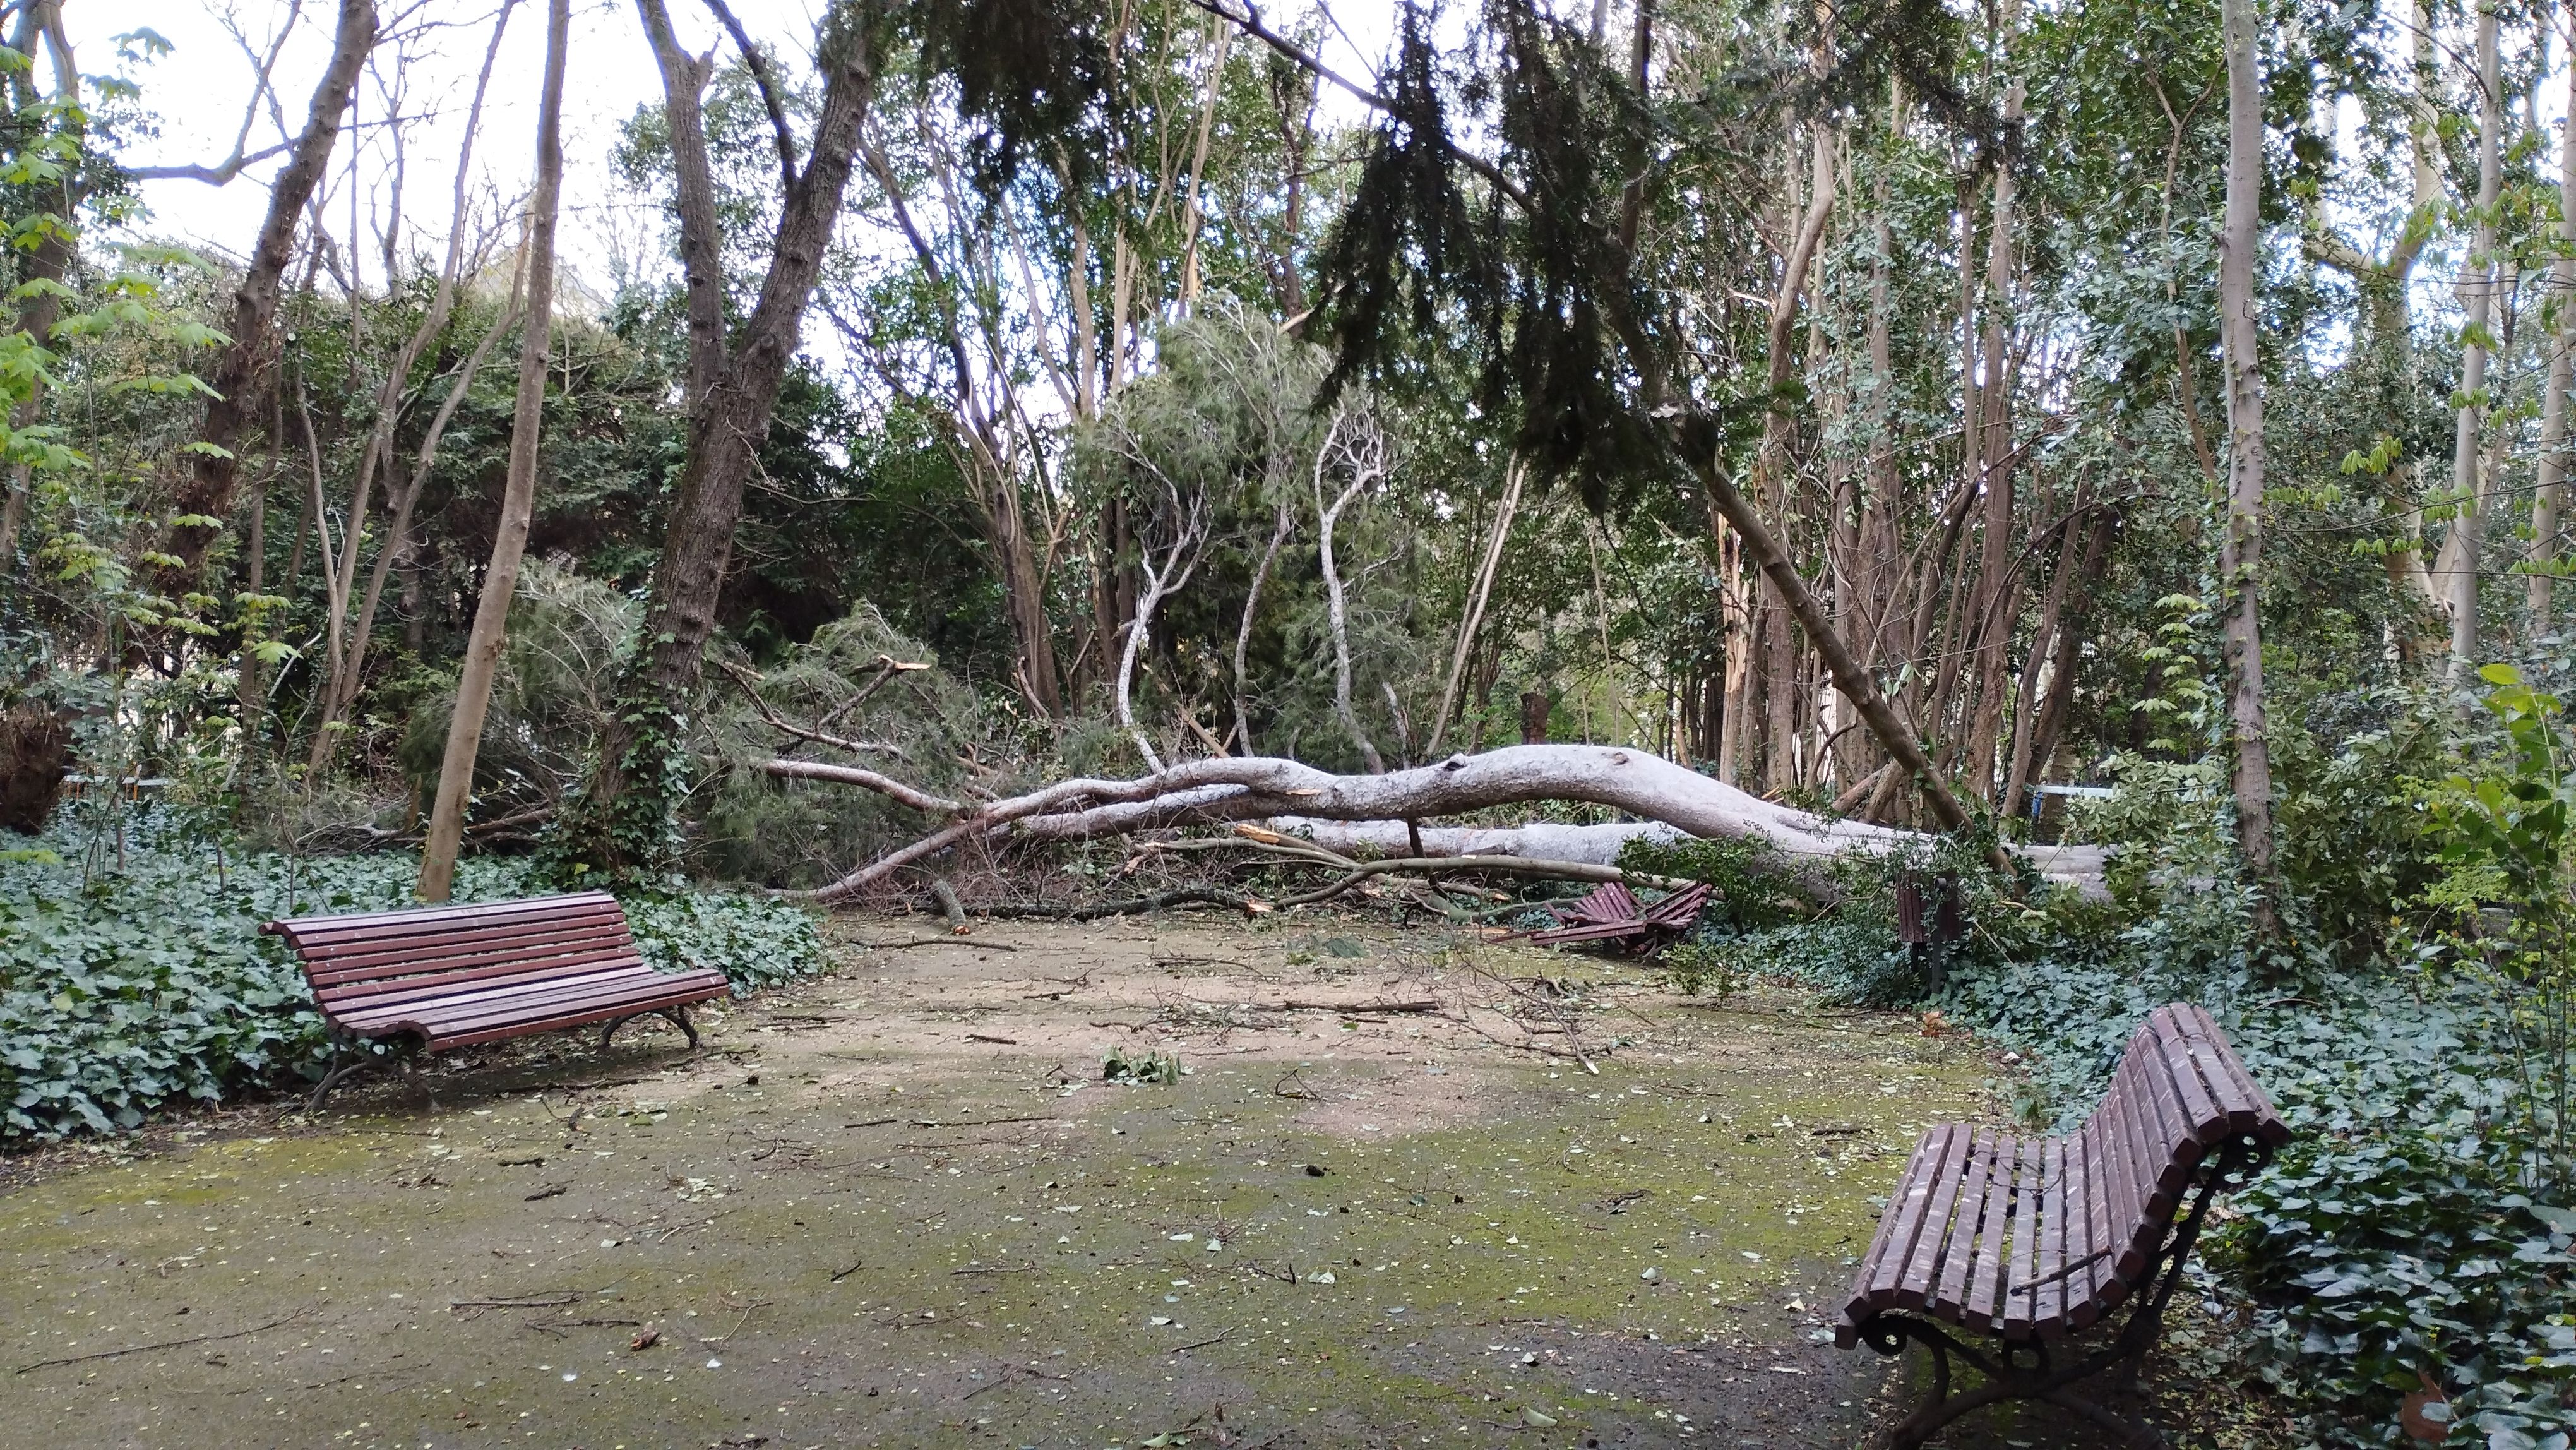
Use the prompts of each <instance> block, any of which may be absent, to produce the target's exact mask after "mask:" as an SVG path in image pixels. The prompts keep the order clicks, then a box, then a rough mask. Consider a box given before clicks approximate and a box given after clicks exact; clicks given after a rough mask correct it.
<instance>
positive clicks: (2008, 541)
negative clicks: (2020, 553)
mask: <svg viewBox="0 0 2576 1450" xmlns="http://www.w3.org/2000/svg"><path fill="white" fill-rule="evenodd" d="M2020 28H2021V0H2004V6H2003V17H2002V29H2003V36H2004V42H2003V43H2004V48H2005V50H2006V52H2007V54H2008V56H2009V53H2010V52H2012V51H2014V50H2017V49H2018V45H2017V42H2018V40H2019V31H2020ZM2006 65H2007V68H2008V69H2009V68H2010V61H2009V59H2007V62H2006ZM2021 114H2022V81H2021V78H2020V76H2019V75H2015V76H2014V77H2013V78H2012V80H2011V81H2010V82H2009V83H2007V85H2006V86H2005V88H2004V120H2005V123H2006V124H2007V125H2010V124H2015V123H2018V122H2019V121H2020V120H2021ZM2018 199H2019V187H2018V185H2017V184H2016V181H2015V178H2014V176H2013V169H2012V166H2011V165H2010V164H2009V163H2004V164H1999V165H1997V166H1996V168H1995V199H1994V218H1993V222H1992V224H1991V226H1990V228H1989V230H1988V232H1987V237H1986V285H1985V322H1986V343H1985V357H1984V364H1985V376H1984V378H1983V379H1982V380H1981V381H1980V384H1979V391H1980V393H1981V394H1982V401H1983V404H1984V416H1983V418H1982V419H1981V420H1980V422H1979V425H1978V428H1977V437H1978V442H1979V444H1980V445H1981V455H1980V456H1981V462H1980V464H1979V466H1978V474H1979V477H1980V479H1981V481H1982V484H1983V487H1984V489H1985V519H1984V525H1983V527H1984V536H1985V537H1984V550H1983V553H1982V555H1981V557H1980V558H1979V560H1978V565H1977V592H1976V595H1975V601H1976V602H1975V605H1974V607H1973V608H1972V609H1971V610H1970V612H1969V615H1968V638H1967V640H1966V641H1965V643H1967V644H1968V645H1969V647H1970V648H1972V649H1973V650H1974V651H1975V653H1974V655H1973V657H1972V658H1971V659H1970V661H1969V662H1968V664H1967V668H1968V670H1969V673H1970V675H1971V693H1970V695H1969V697H1968V698H1969V701H1970V703H1969V705H1968V707H1967V708H1968V711H1969V716H1968V730H1967V738H1966V752H1965V755H1964V756H1963V757H1962V758H1961V760H1960V774H1961V776H1962V777H1963V778H1964V779H1965V780H1966V782H1967V788H1968V789H1969V791H1970V792H1972V793H1973V794H1974V795H1975V796H1976V797H1977V798H1978V799H1980V800H1985V801H1991V800H1993V799H1994V795H1995V742H1996V737H1997V735H1998V734H1999V733H2000V732H2001V728H2002V720H2003V699H2004V689H2005V684H2006V682H2007V681H2008V680H2010V679H2011V677H2012V672H2011V670H2010V669H2009V668H2007V667H2006V664H2005V655H2006V651H2007V649H2008V647H2009V646H2010V645H2011V643H2012V635H2013V617H2014V615H2015V614H2016V613H2018V609H2017V607H2016V606H2017V602H2018V601H2017V596H2018V593H2019V590H2018V588H2017V586H2016V583H2015V581H2016V580H2018V579H2019V578H2020V575H2019V573H2018V571H2016V570H2014V569H2013V568H2012V567H2011V564H2012V553H2013V526H2012V524H2013V495H2014V491H2015V490H2014V482H2015V475H2016V472H2017V470H2016V469H2015V467H2014V463H2015V457H2014V448H2013V413H2012V404H2013V383H2014V379H2013V375H2012V373H2013V368H2012V325H2013V316H2012V289H2013V279H2014V276H2015V274H2016V273H2017V272H2018V271H2019V261H2018V257H2019V251H2018V238H2017V235H2016V225H2015V223H2016V221H2017V218H2016V216H2015V215H2014V204H2015V202H2016V201H2017V200H2018Z"/></svg>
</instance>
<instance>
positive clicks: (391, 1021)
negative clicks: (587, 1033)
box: [260, 891, 733, 1111]
mask: <svg viewBox="0 0 2576 1450" xmlns="http://www.w3.org/2000/svg"><path fill="white" fill-rule="evenodd" d="M260 930H261V931H262V932H264V933H267V934H269V935H272V936H279V937H283V938H285V939H286V943H287V945H288V946H289V947H292V948H293V949H294V951H295V955H296V958H297V960H298V961H299V963H300V964H301V965H302V966H303V968H304V979H305V981H306V982H308V983H310V984H311V986H312V988H313V999H314V1001H315V1003H316V1004H318V1005H319V1006H320V1008H321V1009H322V1020H323V1022H324V1023H325V1024H326V1025H327V1026H328V1027H329V1029H330V1033H331V1066H330V1068H329V1070H328V1071H326V1072H324V1073H323V1075H322V1081H321V1082H320V1083H318V1084H316V1085H315V1087H314V1089H313V1097H312V1100H311V1101H310V1103H308V1104H307V1107H308V1109H309V1110H312V1111H319V1110H320V1109H321V1106H322V1100H323V1099H324V1098H325V1097H327V1096H329V1095H330V1092H331V1090H332V1089H333V1088H335V1087H337V1086H339V1084H340V1082H341V1080H342V1079H343V1078H346V1077H347V1076H349V1075H350V1074H351V1073H354V1072H361V1071H364V1070H365V1069H367V1068H371V1067H380V1066H383V1065H384V1064H386V1063H387V1062H395V1063H399V1064H400V1065H401V1066H402V1068H403V1069H404V1070H405V1071H409V1070H410V1067H411V1059H412V1058H413V1056H414V1055H415V1054H417V1053H421V1052H439V1051H444V1050H445V1049H447V1048H451V1047H469V1046H472V1045H474V1044H476V1043H481V1042H497V1041H500V1040H502V1039H504V1038H509V1037H526V1036H531V1035H533V1034H536V1033H539V1032H558V1031H563V1030H565V1029H568V1028H575V1027H586V1026H589V1025H590V1024H592V1023H595V1022H605V1023H607V1024H608V1026H607V1028H606V1029H605V1030H604V1031H602V1032H601V1033H600V1035H599V1048H600V1050H601V1051H603V1052H605V1051H607V1050H608V1044H609V1042H610V1040H611V1039H613V1038H614V1037H616V1035H617V1029H618V1028H620V1027H623V1026H624V1025H626V1024H627V1023H628V1022H630V1021H632V1020H634V1019H635V1018H637V1017H641V1016H644V1015H646V1014H648V1013H651V1014H657V1015H659V1016H662V1017H665V1018H667V1019H669V1020H670V1022H671V1024H672V1025H673V1026H675V1027H677V1028H679V1029H680V1031H681V1032H682V1033H683V1034H684V1035H685V1036H687V1038H688V1039H689V1046H690V1047H691V1048H695V1047H697V1046H698V1029H697V1027H696V1026H695V1025H694V1024H693V1023H691V1022H690V1021H689V1007H690V1004H692V1003H696V1002H704V1001H706V1000H708V999H710V998H713V997H720V996H723V995H724V994H725V993H727V992H729V991H731V990H732V989H733V988H732V983H730V982H729V981H727V980H726V978H725V974H724V973H722V972H720V971H717V970H715V969H714V968H711V967H706V968H700V969H698V970H696V971H689V972H657V971H655V970H653V968H651V967H650V966H647V965H645V962H644V959H643V958H642V956H640V955H639V954H638V953H637V952H636V949H635V936H634V933H633V932H631V931H630V930H628V928H627V925H626V912H625V909H624V908H622V907H620V906H619V905H618V904H617V898H616V897H614V896H611V895H609V894H608V893H607V892H605V891H583V892H576V893H573V894H570V895H565V896H538V897H530V898H526V899H523V900H519V901H496V902H488V903H484V904H481V905H476V906H430V907H420V908H416V909H413V910H407V911H372V912H360V913H355V914H351V915H347V916H299V917H291V918H288V919H286V920H282V921H272V922H270V923H268V924H267V925H265V926H263V927H261V928H260ZM386 1038H391V1039H396V1044H395V1049H394V1051H393V1052H392V1053H390V1054H388V1053H380V1052H376V1051H374V1050H372V1049H371V1048H370V1047H369V1045H368V1044H370V1043H371V1042H373V1041H376V1040H379V1039H386Z"/></svg>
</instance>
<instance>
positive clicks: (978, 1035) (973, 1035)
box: [966, 1032, 1020, 1047]
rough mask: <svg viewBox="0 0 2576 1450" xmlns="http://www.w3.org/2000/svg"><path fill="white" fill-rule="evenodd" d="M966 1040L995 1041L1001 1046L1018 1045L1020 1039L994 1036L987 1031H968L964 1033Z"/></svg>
mask: <svg viewBox="0 0 2576 1450" xmlns="http://www.w3.org/2000/svg"><path fill="white" fill-rule="evenodd" d="M966 1040H967V1041H969V1042H991V1043H997V1044H999V1045H1001V1046H1003V1047H1017V1046H1019V1045H1020V1040H1019V1039H1018V1038H1016V1037H995V1036H994V1035H993V1034H991V1033H989V1032H969V1033H967V1034H966Z"/></svg>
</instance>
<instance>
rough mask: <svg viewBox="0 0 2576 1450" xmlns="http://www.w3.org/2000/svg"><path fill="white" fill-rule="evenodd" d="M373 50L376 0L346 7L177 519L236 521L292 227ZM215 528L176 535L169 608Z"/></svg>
mask: <svg viewBox="0 0 2576 1450" xmlns="http://www.w3.org/2000/svg"><path fill="white" fill-rule="evenodd" d="M375 44H376V7H375V5H374V4H373V3H372V0H341V3H340V22H339V28H338V30H337V31H336V32H335V33H334V36H333V39H332V44H331V63H330V64H329V65H328V66H326V67H325V68H324V69H323V72H322V79H321V82H320V83H319V84H317V85H316V86H314V88H313V100H312V104H311V106H310V107H309V108H308V110H307V111H306V114H305V121H304V129H303V131H302V132H301V133H299V134H298V135H297V137H296V140H295V148H294V150H293V151H292V152H291V153H290V154H289V156H288V158H287V162H286V166H285V167H284V169H282V170H280V171H279V172H278V174H277V180H276V182H275V183H274V184H273V185H272V186H271V187H270V189H269V196H268V216H267V218H266V219H265V220H264V221H262V222H261V224H260V228H259V239H258V241H257V242H256V243H255V244H254V245H253V246H252V248H251V254H250V262H249V263H248V265H246V266H245V267H243V269H242V279H241V283H240V285H239V286H237V287H235V288H234V289H233V303H232V315H231V318H230V321H229V331H230V332H231V335H232V341H231V343H230V344H229V345H227V346H226V347H225V349H224V353H223V357H222V359H221V360H220V361H219V362H217V363H216V365H215V377H214V384H213V386H214V390H215V397H214V398H213V399H212V400H211V401H209V402H208V403H207V404H206V416H205V421H204V422H203V423H202V424H201V425H200V426H199V427H198V430H197V441H198V442H199V443H202V444H204V445H206V446H205V447H203V448H200V449H197V450H194V451H192V452H191V453H190V454H189V455H188V459H187V464H186V467H185V469H184V471H182V472H181V474H180V475H179V484H178V487H177V488H176V489H174V490H173V491H172V498H171V512H172V513H174V514H179V515H187V516H194V517H200V518H214V519H220V518H223V517H225V516H226V515H228V514H229V513H231V512H232V506H233V491H234V489H235V488H236V487H237V486H238V485H239V483H240V479H241V458H240V454H241V448H242V443H243V440H244V439H245V438H246V437H247V436H248V435H249V434H250V433H251V431H252V430H253V429H254V428H256V427H257V426H258V422H259V417H260V413H261V404H260V393H261V391H262V390H263V389H264V388H265V387H266V386H267V385H268V382H269V378H270V374H271V372H272V371H273V370H274V368H275V366H276V361H277V350H276V337H275V332H274V324H275V322H276V320H277V302H278V294H279V283H280V281H281V279H282V278H283V277H284V276H285V273H286V264H287V262H288V261H289V260H290V259H291V258H292V257H293V255H294V251H295V224H296V221H297V219H298V218H299V217H300V216H301V215H302V214H303V211H304V205H305V203H306V202H307V201H309V200H310V199H311V198H312V195H313V188H314V187H315V186H316V185H317V184H318V183H319V182H320V181H321V179H322V168H323V167H324V166H326V165H327V164H329V162H330V159H331V149H332V147H333V146H334V145H336V144H337V143H338V141H339V139H340V118H341V115H342V113H343V112H345V111H347V110H348V108H349V98H350V96H351V94H352V93H353V92H354V91H355V90H356V88H357V84H358V71H359V69H360V68H361V67H363V66H364V65H365V64H366V60H367V55H368V53H369V52H370V51H372V50H373V49H374V48H375ZM219 532H220V526H219V525H213V524H202V523H197V524H180V525H175V526H173V527H172V529H171V530H170V538H169V547H168V552H169V553H170V554H171V555H173V556H175V557H176V558H177V559H178V560H179V562H178V563H177V564H175V565H161V566H158V567H157V568H156V569H155V571H154V579H153V586H152V587H153V589H154V592H156V593H159V594H162V595H164V596H167V597H169V598H172V599H176V598H178V597H179V596H181V595H183V594H186V593H188V592H190V591H191V590H193V589H194V588H195V587H196V585H197V576H198V573H199V570H200V569H201V567H202V566H203V565H204V563H205V557H206V551H207V550H208V549H209V548H212V547H213V545H214V541H215V538H216V535H217V534H218V533H219Z"/></svg>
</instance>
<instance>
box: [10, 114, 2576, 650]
mask: <svg viewBox="0 0 2576 1450" xmlns="http://www.w3.org/2000/svg"><path fill="white" fill-rule="evenodd" d="M2567 101H2568V105H2569V107H2570V110H2569V112H2568V114H2569V115H2571V116H2576V64H2570V65H2569V66H2568V68H2567ZM2558 197H2559V203H2558V212H2559V215H2558V256H2557V258H2556V259H2555V260H2553V261H2551V262H2550V264H2549V297H2548V300H2547V301H2545V302H2543V303H2542V304H2541V310H2540V316H2541V324H2542V325H2541V333H2542V335H2543V336H2545V337H2547V338H2548V339H2549V341H2548V348H2549V382H2548V384H2547V391H2545V392H2544V393H2542V395H2541V405H2540V488H2539V491H2538V493H2536V494H2535V495H2534V496H2533V498H2532V502H2531V556H2530V557H2531V566H2532V568H2531V633H2532V636H2533V637H2534V638H2539V637H2541V636H2543V635H2546V634H2548V633H2550V631H2551V623H2552V622H2551V620H2550V617H2549V616H2550V602H2551V601H2550V585H2551V582H2552V581H2551V578H2550V573H2549V571H2550V569H2551V568H2552V567H2553V566H2554V565H2556V563H2557V562H2558V511H2559V508H2560V505H2561V504H2562V503H2563V502H2564V498H2563V495H2564V494H2565V491H2566V485H2567V389H2568V386H2569V383H2570V382H2571V380H2576V317H2571V316H2570V315H2569V313H2570V309H2576V132H2571V133H2570V134H2568V135H2565V136H2562V137H2560V138H2559V142H2558ZM5 557H7V555H6V551H0V558H5Z"/></svg>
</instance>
